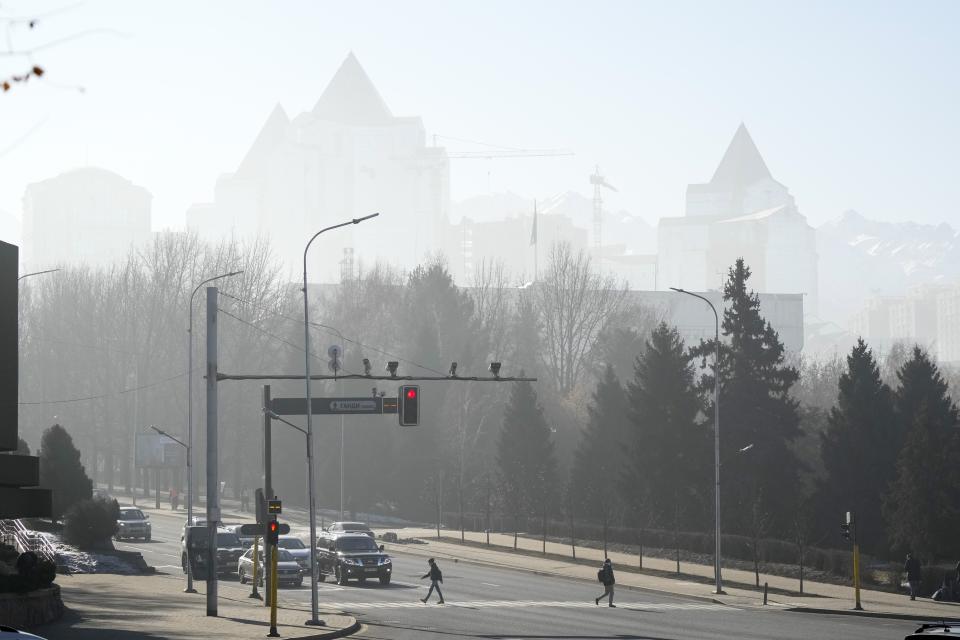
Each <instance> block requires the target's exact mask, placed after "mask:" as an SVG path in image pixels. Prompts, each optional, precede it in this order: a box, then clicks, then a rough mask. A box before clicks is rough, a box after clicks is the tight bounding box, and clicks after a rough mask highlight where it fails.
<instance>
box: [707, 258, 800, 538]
mask: <svg viewBox="0 0 960 640" xmlns="http://www.w3.org/2000/svg"><path fill="white" fill-rule="evenodd" d="M749 279H750V268H749V267H747V266H746V264H744V261H743V258H739V259H737V261H736V264H735V265H734V266H733V267H731V268H730V270H729V273H728V277H727V281H726V282H725V283H724V286H723V299H724V300H725V301H726V303H727V306H726V308H725V309H724V312H723V323H722V329H723V331H722V333H723V335H724V336H725V337H726V340H725V341H724V340H721V345H720V431H721V438H720V444H721V451H720V458H721V461H722V462H723V477H722V478H721V487H723V491H722V492H721V499H722V501H723V507H722V508H723V514H724V520H725V522H726V523H727V526H726V529H727V530H728V531H740V532H744V533H749V532H750V531H752V530H753V526H752V525H751V523H752V522H754V521H756V520H757V516H756V514H758V513H759V514H762V515H763V516H764V518H767V519H768V521H769V523H770V524H769V528H770V530H771V531H774V532H777V533H786V532H787V531H788V529H789V525H790V521H791V513H790V511H791V509H792V507H791V505H793V504H795V503H796V498H797V496H796V493H797V491H798V490H799V477H800V471H801V468H802V467H801V464H800V462H799V460H798V459H797V456H796V453H795V451H794V449H793V447H792V446H791V445H792V443H793V441H794V440H795V439H796V438H797V437H798V436H799V434H800V430H799V423H800V416H799V411H798V403H797V401H796V400H795V399H793V398H792V397H791V395H790V388H791V387H792V386H793V384H794V383H795V382H796V381H797V378H798V377H799V374H798V372H797V370H796V369H795V368H794V367H791V366H789V365H787V364H786V362H785V360H784V349H783V343H782V342H780V337H779V336H778V335H777V332H776V331H774V329H773V327H771V326H770V323H769V322H767V321H766V320H764V318H763V317H762V316H761V315H760V298H759V296H757V294H756V293H755V292H753V291H751V290H749V289H748V288H747V281H748V280H749ZM715 351H716V345H715V344H714V342H713V341H712V340H710V341H701V343H700V345H699V346H698V347H696V348H695V349H693V350H692V354H693V355H695V356H699V357H700V358H702V366H703V367H706V366H707V361H708V360H712V359H713V356H714V353H715ZM713 380H714V372H713V371H712V370H705V374H704V375H703V376H702V377H701V385H702V388H703V390H704V391H705V392H710V391H712V390H713ZM711 395H712V394H711ZM712 414H713V406H712V402H711V406H710V408H709V409H708V410H707V415H712ZM750 445H753V446H752V447H751V448H750V450H749V451H747V452H741V449H743V448H744V447H747V446H750Z"/></svg>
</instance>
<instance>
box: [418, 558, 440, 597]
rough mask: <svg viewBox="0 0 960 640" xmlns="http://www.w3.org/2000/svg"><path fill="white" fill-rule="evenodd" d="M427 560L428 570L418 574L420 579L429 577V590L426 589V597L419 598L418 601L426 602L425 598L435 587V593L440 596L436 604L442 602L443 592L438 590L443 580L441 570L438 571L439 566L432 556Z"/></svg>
mask: <svg viewBox="0 0 960 640" xmlns="http://www.w3.org/2000/svg"><path fill="white" fill-rule="evenodd" d="M427 562H428V563H429V564H430V571H427V572H426V573H425V574H423V575H422V576H420V579H421V580H423V579H424V578H430V591H427V597H426V598H420V602H423V603H424V604H426V602H427V600H429V599H430V595H431V594H433V590H434V589H436V590H437V595H438V596H440V602H438V603H437V604H443V592H441V591H440V583H441V582H443V572H442V571H440V567H438V566H437V562H436V560H434V559H433V558H430V559H429V560H427Z"/></svg>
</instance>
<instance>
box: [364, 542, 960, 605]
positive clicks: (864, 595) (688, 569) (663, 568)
mask: <svg viewBox="0 0 960 640" xmlns="http://www.w3.org/2000/svg"><path fill="white" fill-rule="evenodd" d="M388 530H389V531H394V532H395V533H397V535H398V536H399V537H400V538H401V539H403V538H416V539H420V540H423V541H424V542H426V543H427V544H423V545H420V544H405V545H390V546H392V547H393V549H395V550H397V551H400V550H402V551H403V553H409V554H412V555H420V556H435V557H437V558H446V559H449V560H453V561H455V562H456V561H464V562H475V563H480V564H487V565H495V566H504V567H510V568H512V569H521V570H526V571H533V572H535V573H543V574H548V575H554V576H562V577H568V578H576V579H582V580H588V581H591V582H592V581H594V580H596V572H597V568H598V567H599V566H600V564H601V563H602V562H603V550H602V549H590V548H586V547H579V546H578V547H577V561H581V560H586V561H589V562H588V563H587V564H579V563H578V562H576V561H573V559H572V558H571V552H570V545H563V544H559V543H553V542H547V554H548V555H547V557H543V556H540V554H541V553H542V549H543V546H542V542H541V541H539V540H532V539H529V538H522V537H521V538H518V540H517V548H518V549H519V550H520V551H522V552H523V553H518V552H514V551H513V536H512V535H508V534H494V533H491V534H490V547H486V545H485V544H484V543H485V542H486V535H485V534H484V533H482V532H467V533H466V535H465V537H466V540H467V542H468V543H480V544H481V545H482V546H474V545H473V544H467V545H464V544H461V543H460V532H459V531H452V530H446V529H441V531H440V533H441V539H440V540H437V537H436V536H437V532H436V529H413V528H407V529H384V530H378V531H377V533H378V535H379V534H381V533H383V532H384V531H388ZM531 552H532V553H534V554H536V555H529V554H530V553H531ZM609 555H610V559H611V561H612V562H613V565H614V568H615V569H616V570H617V585H618V586H621V587H629V588H635V589H643V590H648V591H657V592H661V593H669V594H674V595H680V596H685V597H692V598H699V599H704V600H710V601H713V602H717V603H721V604H729V605H732V606H736V607H740V608H754V607H759V608H763V593H762V591H759V592H758V591H756V590H754V589H752V588H745V587H744V586H742V585H751V586H752V585H753V584H754V575H753V573H752V572H750V571H740V570H734V569H724V571H723V579H724V591H725V592H726V594H725V595H715V594H713V593H712V591H713V567H712V566H706V565H699V564H693V563H681V572H682V575H681V577H680V578H670V577H665V576H663V575H662V574H661V575H651V574H649V573H639V572H637V571H636V570H634V571H630V570H628V568H630V567H632V568H634V569H636V568H637V567H638V558H637V556H636V555H635V554H633V555H628V554H625V553H618V552H611V553H610V554H609ZM537 556H540V557H537ZM643 567H644V570H645V571H646V570H647V569H651V570H654V571H656V572H657V573H660V572H670V573H673V572H675V571H676V563H675V562H674V561H673V560H666V559H663V558H649V557H646V556H644V558H643ZM683 575H687V576H694V577H696V578H697V579H698V581H697V582H693V581H691V580H689V579H687V580H684V579H683ZM699 579H703V582H700V581H699ZM760 580H761V584H763V582H767V583H768V584H769V586H770V589H771V593H770V594H769V596H768V599H767V602H768V605H767V608H769V609H786V610H791V611H807V612H817V613H843V614H852V615H867V616H881V617H895V618H906V619H924V620H928V619H929V620H941V619H944V618H946V619H960V604H957V603H951V602H934V601H933V600H929V599H926V598H924V599H919V600H916V601H913V602H911V601H910V599H909V598H908V597H907V596H906V595H900V594H895V593H887V592H883V591H871V590H865V589H861V591H860V602H861V605H862V606H863V608H864V611H862V612H859V611H857V612H855V611H852V608H853V602H854V594H853V588H852V587H844V586H839V585H834V584H827V583H823V582H811V581H809V580H805V581H804V595H800V594H799V593H798V592H797V589H798V587H799V583H798V581H797V580H794V579H790V578H784V577H781V576H766V575H763V574H761V576H760ZM735 584H736V586H734V585H735ZM773 590H777V591H778V592H779V593H773ZM785 594H786V595H785Z"/></svg>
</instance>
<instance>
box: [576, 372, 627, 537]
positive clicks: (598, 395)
mask: <svg viewBox="0 0 960 640" xmlns="http://www.w3.org/2000/svg"><path fill="white" fill-rule="evenodd" d="M587 413H588V414H589V420H588V422H587V428H586V429H585V430H584V431H583V432H582V433H581V436H580V444H579V446H578V447H577V450H576V452H575V454H574V462H573V468H572V470H571V486H570V491H571V498H572V499H573V503H572V505H571V506H572V507H573V508H574V510H575V512H576V514H577V515H581V516H587V517H589V518H590V519H591V520H592V521H594V522H599V523H600V524H601V526H602V527H603V542H604V549H606V543H607V530H608V528H609V526H610V524H611V519H612V518H613V517H614V515H615V513H616V511H617V509H618V507H619V502H620V501H619V495H618V486H617V484H618V482H617V481H618V474H619V473H620V471H621V469H622V468H623V445H624V442H625V441H626V426H625V422H626V416H627V399H626V395H625V393H624V391H623V387H621V386H620V380H619V379H618V378H617V375H616V373H615V372H614V370H613V366H612V365H609V364H608V365H607V368H606V370H605V371H604V373H603V379H602V380H600V382H599V383H598V384H597V389H596V391H594V393H593V402H592V403H591V404H590V405H589V406H588V407H587Z"/></svg>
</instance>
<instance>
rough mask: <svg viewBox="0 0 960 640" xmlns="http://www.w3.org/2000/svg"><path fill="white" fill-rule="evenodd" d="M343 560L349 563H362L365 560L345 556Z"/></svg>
mask: <svg viewBox="0 0 960 640" xmlns="http://www.w3.org/2000/svg"><path fill="white" fill-rule="evenodd" d="M343 561H344V562H345V563H347V564H353V565H361V564H363V562H362V561H361V560H355V559H353V558H344V559H343Z"/></svg>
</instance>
